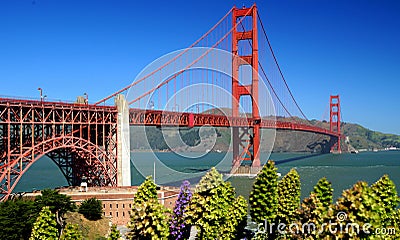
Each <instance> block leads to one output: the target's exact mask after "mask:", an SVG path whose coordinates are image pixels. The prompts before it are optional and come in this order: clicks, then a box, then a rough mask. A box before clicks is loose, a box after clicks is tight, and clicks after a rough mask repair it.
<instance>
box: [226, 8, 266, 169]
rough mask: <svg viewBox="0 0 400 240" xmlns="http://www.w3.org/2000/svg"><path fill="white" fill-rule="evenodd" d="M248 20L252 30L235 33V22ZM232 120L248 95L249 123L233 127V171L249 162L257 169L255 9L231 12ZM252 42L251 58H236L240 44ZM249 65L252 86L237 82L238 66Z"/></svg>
mask: <svg viewBox="0 0 400 240" xmlns="http://www.w3.org/2000/svg"><path fill="white" fill-rule="evenodd" d="M245 17H251V19H252V29H251V30H249V31H246V29H243V31H238V27H237V22H238V19H240V18H245ZM232 25H233V32H232V58H233V59H232V117H239V103H240V98H241V97H242V96H246V95H247V96H251V101H252V112H251V114H252V124H251V125H249V126H242V127H233V129H232V135H233V136H232V137H233V138H232V139H233V142H232V144H233V162H232V165H233V168H237V167H239V166H240V165H241V164H242V162H243V161H251V165H252V167H256V168H257V167H260V165H261V163H260V157H259V148H260V124H261V121H260V115H259V109H258V106H259V105H258V38H257V7H256V5H255V4H254V5H253V6H252V7H251V8H242V9H237V8H236V7H234V8H233V11H232ZM243 40H246V41H251V42H252V44H251V48H252V50H251V55H250V56H244V55H239V52H240V51H239V50H240V49H239V41H243ZM241 65H250V66H251V67H252V71H251V75H252V76H251V84H249V85H242V84H241V83H240V79H239V67H240V66H241Z"/></svg>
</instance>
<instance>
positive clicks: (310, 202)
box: [290, 192, 329, 239]
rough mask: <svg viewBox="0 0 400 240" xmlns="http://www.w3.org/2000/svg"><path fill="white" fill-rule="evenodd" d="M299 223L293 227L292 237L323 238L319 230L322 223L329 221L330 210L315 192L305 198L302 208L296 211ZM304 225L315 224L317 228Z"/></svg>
mask: <svg viewBox="0 0 400 240" xmlns="http://www.w3.org/2000/svg"><path fill="white" fill-rule="evenodd" d="M296 215H297V217H296V219H297V222H296V223H297V225H295V226H293V228H292V229H291V231H290V233H291V239H321V238H322V237H321V236H320V234H319V230H320V229H321V227H322V226H323V225H322V224H324V223H328V221H329V217H328V211H327V210H326V208H325V207H324V205H323V204H322V203H321V202H320V200H319V198H318V197H317V195H316V194H315V193H314V192H311V194H310V196H309V197H307V198H305V199H304V200H303V202H302V203H301V206H300V208H299V209H298V210H297V211H296ZM302 226H315V228H311V227H310V228H305V229H304V230H303V228H302Z"/></svg>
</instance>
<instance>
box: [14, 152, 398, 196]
mask: <svg viewBox="0 0 400 240" xmlns="http://www.w3.org/2000/svg"><path fill="white" fill-rule="evenodd" d="M183 155H184V156H183ZM195 155H196V154H192V153H187V154H182V155H180V154H176V153H171V152H158V153H152V152H132V155H131V158H132V159H131V160H132V161H131V162H132V164H131V179H132V185H139V184H141V183H142V181H143V180H144V178H145V176H147V175H155V180H156V183H157V184H160V185H173V186H179V185H180V183H181V182H182V180H184V179H190V181H191V182H192V185H194V184H195V183H196V182H197V181H198V180H199V179H200V177H201V176H202V175H204V173H205V172H206V171H207V170H209V169H210V167H212V166H217V169H218V170H219V171H221V172H228V171H229V167H230V161H231V160H230V159H231V157H232V156H231V153H217V152H209V153H204V154H203V156H200V157H199V156H197V155H196V156H195ZM262 157H263V156H262ZM266 159H272V160H274V161H275V163H276V166H277V168H278V172H279V173H280V174H281V175H282V176H284V175H285V174H286V173H287V172H288V171H289V170H290V169H291V168H295V169H296V170H297V171H298V173H299V175H300V178H301V184H302V185H301V195H302V198H304V197H307V196H308V195H309V193H310V191H312V188H313V186H314V185H315V184H316V183H317V181H318V180H319V179H320V178H322V177H326V178H327V179H328V180H329V181H331V182H332V187H333V188H334V198H338V197H339V196H340V195H341V193H342V191H343V190H344V189H348V188H350V187H351V186H352V185H353V184H354V183H356V182H357V181H366V182H368V183H369V184H372V183H374V182H375V181H377V180H378V179H379V178H380V177H381V176H382V175H384V174H388V175H389V177H390V178H391V179H392V180H393V181H394V182H395V184H396V187H397V191H398V192H400V151H382V152H362V153H359V154H323V155H311V154H305V153H272V154H271V155H270V156H269V157H265V156H264V162H265V160H266ZM154 173H155V174H154ZM226 179H227V180H228V181H231V183H232V185H233V186H234V187H235V189H236V192H237V193H238V194H240V195H243V196H245V197H246V198H247V197H248V195H249V193H250V191H251V186H252V184H253V182H254V180H255V178H253V177H250V176H249V177H229V178H228V177H226ZM66 185H67V182H66V180H65V178H64V176H63V175H62V173H61V171H60V170H59V169H58V167H57V165H55V164H54V163H53V162H52V160H51V159H49V158H47V157H43V158H41V159H39V160H38V161H37V162H36V163H34V164H33V165H32V166H31V167H30V169H28V171H27V172H26V173H25V174H24V175H23V176H22V178H21V180H20V181H19V183H18V185H17V186H16V188H15V189H14V192H30V191H32V190H38V189H44V188H56V187H60V186H66Z"/></svg>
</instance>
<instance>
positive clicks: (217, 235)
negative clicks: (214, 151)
mask: <svg viewBox="0 0 400 240" xmlns="http://www.w3.org/2000/svg"><path fill="white" fill-rule="evenodd" d="M235 195H236V194H235V190H234V188H233V187H232V186H231V184H230V183H229V182H224V181H223V179H222V175H221V174H220V173H218V171H217V170H216V169H215V168H212V169H211V170H210V171H209V172H208V173H207V174H206V175H205V176H204V177H202V178H201V180H200V182H199V184H198V185H197V186H196V188H195V192H194V194H193V197H192V199H191V201H190V203H189V207H188V209H187V216H188V217H187V218H188V222H187V223H188V224H189V225H193V226H196V227H197V229H198V231H199V232H198V233H197V235H198V236H197V237H198V238H199V239H241V238H240V237H241V234H242V233H243V231H244V227H245V226H246V217H247V202H246V200H245V199H244V198H243V197H242V196H239V197H237V198H236V197H235Z"/></svg>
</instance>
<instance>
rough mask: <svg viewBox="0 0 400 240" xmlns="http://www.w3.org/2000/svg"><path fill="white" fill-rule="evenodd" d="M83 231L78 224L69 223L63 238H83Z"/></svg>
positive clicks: (62, 239) (70, 239)
mask: <svg viewBox="0 0 400 240" xmlns="http://www.w3.org/2000/svg"><path fill="white" fill-rule="evenodd" d="M81 239H83V236H82V232H81V231H80V230H79V226H78V224H71V223H67V225H66V226H65V228H64V231H63V233H62V236H61V240H81Z"/></svg>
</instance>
